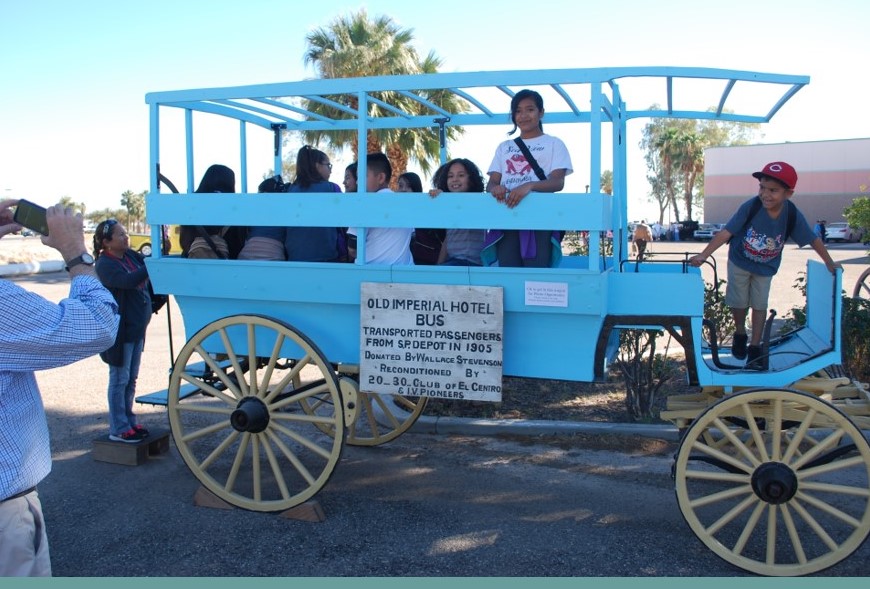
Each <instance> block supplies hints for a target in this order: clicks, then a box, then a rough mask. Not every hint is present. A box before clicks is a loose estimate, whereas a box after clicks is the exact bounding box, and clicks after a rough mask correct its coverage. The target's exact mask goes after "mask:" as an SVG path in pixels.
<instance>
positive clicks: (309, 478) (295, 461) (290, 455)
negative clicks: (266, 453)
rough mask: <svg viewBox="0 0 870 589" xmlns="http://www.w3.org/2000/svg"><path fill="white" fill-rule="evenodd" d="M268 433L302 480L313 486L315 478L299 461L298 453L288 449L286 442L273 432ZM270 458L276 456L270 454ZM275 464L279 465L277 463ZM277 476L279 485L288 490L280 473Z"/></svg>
mask: <svg viewBox="0 0 870 589" xmlns="http://www.w3.org/2000/svg"><path fill="white" fill-rule="evenodd" d="M266 433H267V434H268V435H269V439H270V440H271V441H272V443H273V444H275V445H276V446H278V448H279V449H280V450H281V452H282V453H283V454H284V456H285V457H286V458H287V460H289V461H290V464H292V465H293V467H294V468H295V469H296V472H298V473H299V474H301V475H302V478H304V479H305V481H306V482H307V483H308V484H309V485H313V484H314V481H315V478H314V476H313V475H312V474H311V472H310V471H309V470H308V469H307V468H305V465H304V464H302V461H300V460H299V457H298V456H296V453H295V452H293V451H292V450H291V449H290V448H288V447H287V445H286V444H284V442H282V441H281V439H280V438H279V437H278V436H276V435H275V432H273V431H271V430H266ZM270 456H271V457H272V458H273V459H274V454H270ZM275 464H276V465H277V461H276V463H275ZM275 476H276V477H280V483H279V484H281V485H282V488H284V489H286V487H287V485H286V483H285V482H284V477H281V474H280V471H279V472H277V473H276V475H275Z"/></svg>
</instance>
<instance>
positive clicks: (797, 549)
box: [779, 504, 807, 564]
mask: <svg viewBox="0 0 870 589" xmlns="http://www.w3.org/2000/svg"><path fill="white" fill-rule="evenodd" d="M779 510H780V512H781V513H782V521H783V523H784V524H785V529H786V531H787V532H788V538H789V540H790V541H791V546H792V549H793V550H794V555H795V558H797V561H798V563H799V564H806V563H807V555H806V553H805V552H804V546H803V544H802V543H801V537H800V534H798V531H797V528H796V527H795V525H794V519H792V517H791V511H789V507H788V504H782V505H780V506H779Z"/></svg>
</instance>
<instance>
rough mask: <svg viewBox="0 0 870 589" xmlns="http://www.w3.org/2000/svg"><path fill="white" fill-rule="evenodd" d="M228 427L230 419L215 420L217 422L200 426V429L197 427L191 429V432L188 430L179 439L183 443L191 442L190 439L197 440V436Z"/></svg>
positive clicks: (200, 436)
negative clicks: (196, 428) (193, 429)
mask: <svg viewBox="0 0 870 589" xmlns="http://www.w3.org/2000/svg"><path fill="white" fill-rule="evenodd" d="M229 427H232V426H230V421H229V420H226V421H219V422H217V423H213V424H211V425H209V426H207V427H204V428H201V429H198V430H195V431H192V432H190V433H188V434H185V435H184V436H182V437H181V441H182V442H184V443H190V442H192V441H194V440H197V439H199V438H202V437H203V436H208V435H211V434H213V433H215V432H219V431H221V430H222V429H226V428H229Z"/></svg>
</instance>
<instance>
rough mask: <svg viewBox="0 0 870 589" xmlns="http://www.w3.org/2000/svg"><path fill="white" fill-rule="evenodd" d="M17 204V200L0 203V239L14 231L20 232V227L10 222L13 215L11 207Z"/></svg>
mask: <svg viewBox="0 0 870 589" xmlns="http://www.w3.org/2000/svg"><path fill="white" fill-rule="evenodd" d="M17 204H18V200H17V199H15V200H4V201H0V238H2V237H3V236H4V235H9V234H10V233H15V232H16V231H21V225H19V224H18V223H15V222H13V221H12V219H13V217H14V214H13V213H12V207H14V206H15V205H17Z"/></svg>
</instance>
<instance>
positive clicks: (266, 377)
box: [258, 333, 284, 400]
mask: <svg viewBox="0 0 870 589" xmlns="http://www.w3.org/2000/svg"><path fill="white" fill-rule="evenodd" d="M283 345H284V334H283V333H278V334H277V335H276V337H275V345H274V346H272V353H271V354H270V355H269V363H268V364H267V365H266V370H265V371H264V372H263V382H262V384H259V385H258V390H262V391H266V392H267V393H268V394H267V395H266V397H265V398H264V400H265V399H268V398H269V397H270V396H271V393H270V392H269V381H271V380H272V372H274V370H275V366H276V365H277V364H278V359H279V358H280V357H281V356H280V354H281V347H282V346H283ZM280 390H283V389H280ZM273 391H274V389H273Z"/></svg>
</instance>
